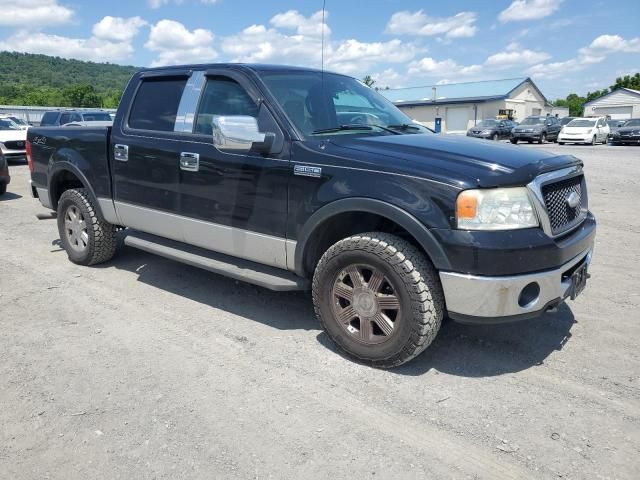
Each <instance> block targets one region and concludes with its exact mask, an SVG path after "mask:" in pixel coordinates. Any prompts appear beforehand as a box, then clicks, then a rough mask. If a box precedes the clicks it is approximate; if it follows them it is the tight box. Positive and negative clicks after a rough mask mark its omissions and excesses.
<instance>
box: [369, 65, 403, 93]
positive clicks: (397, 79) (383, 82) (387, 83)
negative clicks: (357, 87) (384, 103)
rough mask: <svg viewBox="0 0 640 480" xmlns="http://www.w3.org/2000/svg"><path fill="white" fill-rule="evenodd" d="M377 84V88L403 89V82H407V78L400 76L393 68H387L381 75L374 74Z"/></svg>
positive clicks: (372, 76)
mask: <svg viewBox="0 0 640 480" xmlns="http://www.w3.org/2000/svg"><path fill="white" fill-rule="evenodd" d="M371 78H373V79H374V80H375V81H376V83H375V85H374V87H377V88H385V87H389V88H401V87H402V86H403V84H402V82H403V81H405V80H406V77H405V76H403V75H400V74H399V73H398V72H397V71H395V70H394V69H393V68H387V69H386V70H383V71H382V72H379V73H374V74H372V75H371Z"/></svg>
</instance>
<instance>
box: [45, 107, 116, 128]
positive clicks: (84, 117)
mask: <svg viewBox="0 0 640 480" xmlns="http://www.w3.org/2000/svg"><path fill="white" fill-rule="evenodd" d="M110 121H111V115H109V113H108V112H100V111H83V110H53V111H50V112H45V114H44V115H43V116H42V120H41V121H40V126H41V127H57V126H60V125H66V124H67V123H71V122H110Z"/></svg>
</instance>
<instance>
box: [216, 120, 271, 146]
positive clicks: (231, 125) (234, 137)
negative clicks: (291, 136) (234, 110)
mask: <svg viewBox="0 0 640 480" xmlns="http://www.w3.org/2000/svg"><path fill="white" fill-rule="evenodd" d="M211 123H212V127H213V144H214V145H215V146H216V147H217V148H218V149H219V150H225V151H229V152H233V153H248V152H249V151H250V150H254V151H258V152H259V153H262V154H267V153H269V151H270V150H271V146H272V145H273V141H274V139H275V135H274V134H273V133H261V132H260V130H258V121H257V120H256V119H255V118H254V117H250V116H248V115H214V116H213V119H212V121H211Z"/></svg>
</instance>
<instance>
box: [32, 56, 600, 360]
mask: <svg viewBox="0 0 640 480" xmlns="http://www.w3.org/2000/svg"><path fill="white" fill-rule="evenodd" d="M179 108H180V109H181V110H180V115H178V109H179ZM344 112H356V114H355V115H353V116H352V117H351V118H350V123H342V121H338V118H339V117H340V118H342V117H341V115H340V114H341V113H344ZM364 113H367V114H369V115H375V116H376V118H377V119H378V123H377V124H375V125H373V124H369V123H367V122H368V118H369V115H363V114H364ZM28 140H29V155H30V156H29V166H30V170H31V180H32V185H33V187H34V193H35V195H36V196H37V197H38V198H39V199H40V202H41V203H42V205H44V206H45V207H47V208H50V209H53V210H56V211H57V219H58V220H57V221H58V231H59V234H60V238H61V244H62V246H63V247H64V249H65V250H66V252H67V255H68V257H69V259H70V260H71V261H72V262H74V263H76V264H79V265H94V264H98V263H102V262H106V261H108V260H110V259H111V258H112V257H113V255H114V254H115V252H116V245H117V244H118V241H117V239H116V231H117V230H121V229H124V231H123V232H122V233H123V235H124V243H125V244H127V245H130V246H132V247H136V248H140V249H143V250H145V251H148V252H152V253H156V254H158V255H162V256H165V257H168V258H172V259H174V260H177V261H181V262H186V263H188V264H190V265H192V266H197V267H201V268H204V269H207V270H210V271H213V272H217V273H219V274H223V275H227V276H229V277H231V278H234V279H240V280H244V281H248V282H251V283H254V284H256V285H260V286H263V287H266V288H270V289H273V290H307V289H311V291H312V296H313V302H314V305H315V309H316V312H317V315H318V317H319V320H320V322H321V324H322V326H323V327H324V329H325V330H326V332H327V334H328V336H329V337H330V338H331V339H333V341H335V343H336V344H337V345H339V347H340V348H341V349H342V350H343V351H345V352H347V354H349V355H350V356H352V357H354V358H356V359H358V360H360V361H364V362H366V363H368V364H372V365H376V366H378V367H392V366H396V365H399V364H402V363H404V362H406V361H408V360H410V359H412V358H414V357H415V356H416V355H418V354H419V353H420V352H422V351H423V350H424V349H426V348H427V347H428V345H429V344H430V343H431V342H432V340H433V339H434V337H435V336H436V334H437V332H438V330H439V328H440V325H441V322H442V319H443V316H444V315H445V313H447V314H448V316H449V317H450V318H452V319H454V320H457V321H462V322H476V323H495V322H501V321H512V320H516V319H527V318H532V317H537V316H539V315H541V314H542V313H544V312H545V311H547V310H548V309H550V308H554V307H555V306H557V305H558V304H559V303H560V302H562V301H563V299H566V298H574V297H575V296H576V295H578V294H580V292H581V291H582V290H583V288H584V287H585V284H586V281H587V277H588V274H587V269H588V265H589V262H590V260H591V255H592V253H591V252H592V249H593V243H594V237H595V229H596V224H595V219H594V217H593V215H592V214H591V213H590V212H589V209H588V201H587V190H586V184H585V178H584V175H583V171H582V162H581V161H580V160H578V159H577V158H575V157H573V156H568V155H557V154H555V153H548V152H545V151H543V150H539V151H538V150H526V151H523V150H520V149H517V148H511V147H505V146H503V145H497V144H495V143H492V142H478V141H476V140H475V139H468V138H464V137H461V138H451V137H446V136H440V135H434V134H432V133H431V132H429V131H428V130H427V129H426V128H424V127H422V126H420V125H417V124H414V123H412V121H411V119H410V118H409V117H407V116H406V115H405V114H404V113H402V112H401V111H400V110H398V109H397V108H396V107H395V106H394V105H393V104H392V103H391V102H389V101H388V100H386V99H385V98H384V97H382V96H381V95H380V94H379V93H377V92H376V91H375V90H373V89H371V88H368V87H366V86H365V85H363V84H362V83H361V82H360V81H359V80H356V79H354V78H351V77H347V76H344V75H339V74H333V73H329V72H324V73H323V72H321V71H318V70H311V69H305V68H294V67H280V66H269V65H247V64H222V65H220V64H219V65H188V66H180V67H166V68H158V69H150V70H149V69H143V70H142V71H140V72H138V73H135V74H134V76H133V78H132V79H131V81H130V82H129V84H128V86H127V88H126V90H125V92H124V94H123V97H122V101H121V103H120V106H119V108H118V113H117V114H116V120H115V122H114V125H113V127H100V128H93V127H87V128H62V127H60V128H40V127H37V128H35V127H32V128H30V129H29V131H28ZM560 238H561V241H559V239H560ZM82 294H83V293H82V291H78V292H77V295H82ZM282 301H283V302H285V301H286V300H285V299H284V297H283V298H282ZM283 308H286V307H284V306H283Z"/></svg>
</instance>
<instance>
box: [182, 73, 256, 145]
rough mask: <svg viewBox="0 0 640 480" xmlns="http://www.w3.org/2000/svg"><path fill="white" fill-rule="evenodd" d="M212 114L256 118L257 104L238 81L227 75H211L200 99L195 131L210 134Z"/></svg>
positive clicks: (211, 130)
mask: <svg viewBox="0 0 640 480" xmlns="http://www.w3.org/2000/svg"><path fill="white" fill-rule="evenodd" d="M214 115H225V116H237V115H243V116H249V117H254V118H258V106H257V105H256V104H255V102H254V101H253V99H252V98H251V97H250V96H249V94H248V93H247V92H246V90H245V89H244V88H242V86H241V85H240V84H239V83H238V82H236V81H234V80H232V79H230V78H227V77H211V78H209V79H208V80H207V84H206V85H205V88H204V93H203V94H202V99H201V100H200V107H199V109H198V115H197V117H196V126H195V133H198V134H201V135H212V134H213V127H212V125H211V122H212V120H213V116H214Z"/></svg>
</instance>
